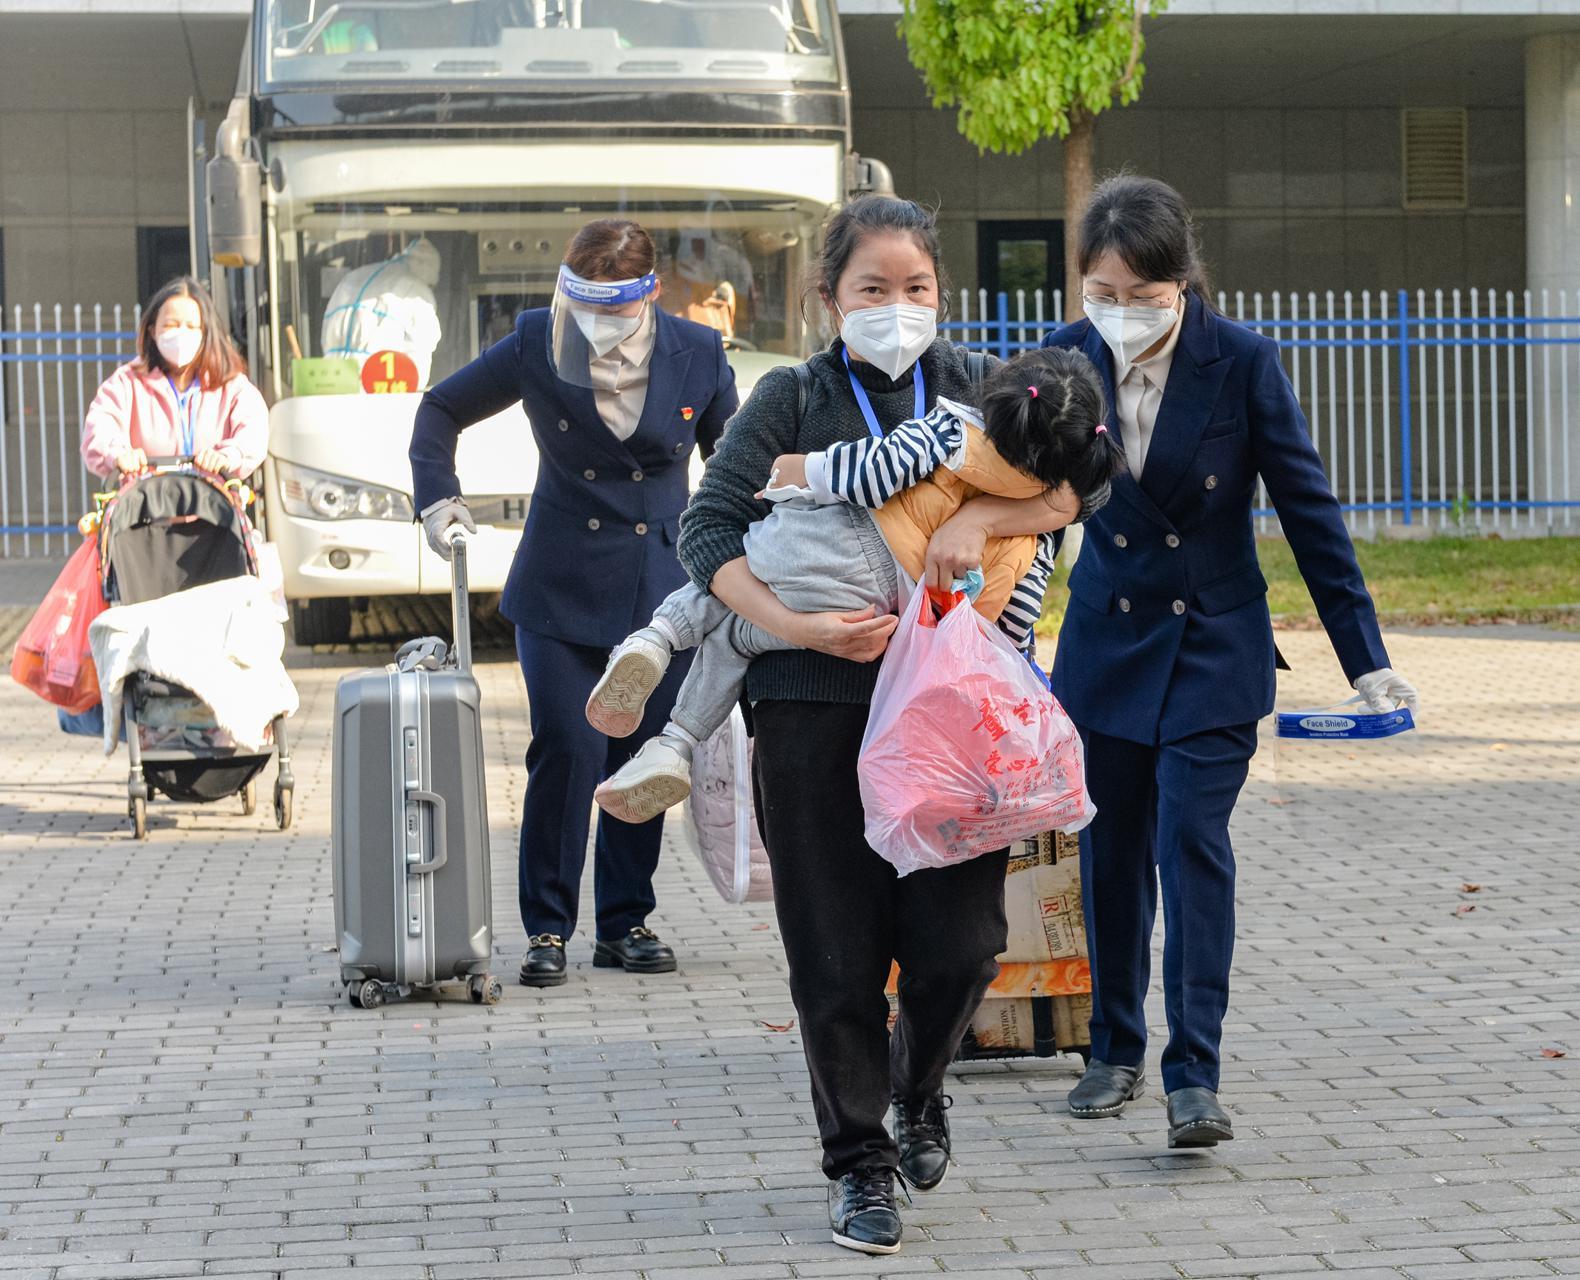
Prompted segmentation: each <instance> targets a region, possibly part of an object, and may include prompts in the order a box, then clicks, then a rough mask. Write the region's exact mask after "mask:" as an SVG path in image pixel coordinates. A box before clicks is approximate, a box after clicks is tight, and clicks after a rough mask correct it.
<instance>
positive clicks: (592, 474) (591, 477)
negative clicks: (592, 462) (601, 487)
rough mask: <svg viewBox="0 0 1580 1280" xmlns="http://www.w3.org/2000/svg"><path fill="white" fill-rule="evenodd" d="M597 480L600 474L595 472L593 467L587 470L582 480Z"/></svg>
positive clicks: (583, 473)
mask: <svg viewBox="0 0 1580 1280" xmlns="http://www.w3.org/2000/svg"><path fill="white" fill-rule="evenodd" d="M597 478H598V473H597V472H596V471H594V470H593V469H592V468H591V467H588V468H587V470H585V471H583V472H582V479H583V480H596V479H597Z"/></svg>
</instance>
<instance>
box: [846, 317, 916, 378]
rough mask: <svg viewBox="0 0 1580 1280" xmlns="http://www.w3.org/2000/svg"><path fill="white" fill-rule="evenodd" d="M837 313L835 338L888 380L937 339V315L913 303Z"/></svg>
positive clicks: (897, 375) (914, 360)
mask: <svg viewBox="0 0 1580 1280" xmlns="http://www.w3.org/2000/svg"><path fill="white" fill-rule="evenodd" d="M835 309H836V310H838V304H837V303H836V304H835ZM839 314H840V319H841V320H842V321H843V323H842V324H841V325H840V327H839V336H840V337H841V338H843V339H844V340H845V345H846V346H847V347H849V348H850V349H851V350H852V351H853V352H855V353H856V354H857V355H858V356H860V357H861V358H862V359H863V360H865V361H867V362H868V363H869V364H873V365H876V366H877V367H878V368H880V369H882V370H883V371H884V372H885V373H886V374H888V375H889V377H891V378H898V377H899V376H900V375H901V374H902V373H904V372H905V371H906V370H907V369H909V368H910V367H911V366H912V365H913V364H915V363H916V361H917V360H918V359H919V358H920V357H921V354H922V352H924V351H926V350H927V348H928V347H930V346H932V345H933V339H934V338H936V337H937V336H938V312H937V311H936V310H934V309H933V308H932V307H923V306H918V305H917V304H916V303H913V302H893V303H890V304H889V305H888V306H886V307H862V308H861V309H860V310H857V311H852V312H851V313H850V314H849V315H846V314H845V313H844V312H843V311H840V313H839Z"/></svg>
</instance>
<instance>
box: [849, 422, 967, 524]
mask: <svg viewBox="0 0 1580 1280" xmlns="http://www.w3.org/2000/svg"><path fill="white" fill-rule="evenodd" d="M964 445H965V429H964V427H962V426H961V423H960V419H959V418H957V417H955V415H954V414H952V413H950V412H949V411H948V410H946V409H941V408H940V409H934V410H933V411H932V412H931V413H929V414H928V415H927V416H926V417H925V418H916V419H913V420H911V421H909V422H902V423H901V424H900V425H899V426H897V427H896V428H895V429H894V430H893V431H891V432H889V434H888V435H886V436H884V437H883V438H882V439H881V440H880V439H877V438H876V437H870V436H869V437H868V438H867V439H865V440H850V441H842V442H841V443H839V444H835V445H830V446H829V448H828V449H827V450H826V451H825V453H826V459H827V461H826V464H825V469H824V470H825V475H826V478H827V483H828V487H829V489H830V490H831V491H832V493H833V495H834V497H836V498H838V499H839V500H840V501H841V502H850V503H854V504H855V505H856V506H860V507H881V506H882V505H883V504H884V503H885V502H887V501H888V500H889V499H890V498H892V497H894V495H895V494H897V493H899V492H901V491H902V490H905V489H909V488H910V487H911V486H912V485H913V484H915V483H916V482H917V481H918V480H921V479H923V478H925V477H926V476H929V475H931V474H932V473H933V471H934V470H935V469H936V468H938V467H940V466H944V465H946V464H948V463H949V462H950V460H951V459H952V458H954V457H955V455H956V454H958V453H960V451H961V449H962V448H963V447H964Z"/></svg>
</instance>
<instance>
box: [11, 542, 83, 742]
mask: <svg viewBox="0 0 1580 1280" xmlns="http://www.w3.org/2000/svg"><path fill="white" fill-rule="evenodd" d="M105 607H106V606H105V603H104V595H103V593H102V590H101V588H100V586H99V544H98V540H97V539H96V538H89V539H87V540H86V541H85V542H83V544H82V545H81V546H80V547H78V548H77V549H76V551H75V552H73V553H72V557H71V559H70V560H68V561H66V567H65V568H64V569H62V570H61V571H60V577H58V578H56V579H55V585H54V586H52V587H50V589H49V594H48V595H46V596H45V597H44V603H43V604H41V605H39V607H38V612H37V613H35V614H34V615H33V620H32V621H31V622H29V623H28V624H27V627H26V628H25V629H24V630H23V632H22V638H21V639H20V640H18V641H17V642H16V652H15V653H14V654H13V655H12V657H11V678H12V679H13V680H15V681H16V682H17V683H18V684H23V685H26V686H27V687H28V688H29V689H31V690H32V691H33V692H34V693H36V694H38V696H39V697H41V698H43V699H44V701H45V702H53V703H54V704H55V705H56V706H57V707H62V708H64V709H65V711H66V713H67V714H68V715H80V714H81V713H82V712H84V711H86V710H88V709H89V708H90V707H93V706H97V705H98V702H99V673H98V672H97V671H95V670H94V667H93V651H92V650H91V649H90V648H89V645H88V624H89V623H91V622H92V621H93V620H94V619H95V618H97V617H98V616H99V615H100V614H101V613H103V612H104V610H105Z"/></svg>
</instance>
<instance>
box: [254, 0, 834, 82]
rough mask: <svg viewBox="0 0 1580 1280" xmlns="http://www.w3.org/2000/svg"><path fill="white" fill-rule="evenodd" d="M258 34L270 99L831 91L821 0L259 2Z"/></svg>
mask: <svg viewBox="0 0 1580 1280" xmlns="http://www.w3.org/2000/svg"><path fill="white" fill-rule="evenodd" d="M258 30H259V31H260V33H262V38H263V42H264V44H263V65H262V68H261V70H262V76H263V81H264V83H265V85H267V86H268V87H269V88H272V89H282V88H283V89H291V88H303V87H306V86H308V85H334V86H335V87H336V88H337V89H339V90H341V91H344V90H345V87H346V85H347V84H348V83H350V84H355V83H358V82H362V83H379V82H385V83H387V82H390V81H396V82H424V81H426V82H441V83H445V84H451V85H453V84H456V83H457V82H465V83H469V84H475V85H478V86H480V87H488V86H491V85H497V84H499V83H500V82H515V83H517V84H521V83H527V84H530V83H532V82H543V83H551V82H560V83H563V82H565V81H576V82H585V81H588V80H598V81H604V82H616V83H631V82H642V81H645V82H652V81H655V80H657V81H664V82H667V83H672V84H673V85H674V87H676V88H681V87H687V86H689V85H695V86H701V87H705V86H708V85H710V84H711V85H717V84H720V83H723V82H729V81H736V82H739V81H750V82H753V83H760V82H765V81H766V82H770V83H780V84H786V85H790V84H805V83H817V84H833V83H836V82H837V81H838V66H837V62H836V55H835V47H834V41H835V40H836V39H837V34H836V32H835V28H834V19H833V16H832V14H831V13H830V10H829V6H828V0H265V3H264V5H263V8H262V13H261V15H260V21H259V27H258Z"/></svg>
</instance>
